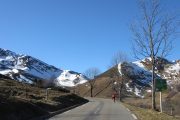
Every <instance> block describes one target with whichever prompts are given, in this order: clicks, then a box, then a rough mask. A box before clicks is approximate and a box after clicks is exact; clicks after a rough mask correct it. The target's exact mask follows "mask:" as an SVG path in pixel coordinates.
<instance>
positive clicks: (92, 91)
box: [91, 86, 93, 97]
mask: <svg viewBox="0 0 180 120" xmlns="http://www.w3.org/2000/svg"><path fill="white" fill-rule="evenodd" d="M91 97H93V87H92V86H91Z"/></svg>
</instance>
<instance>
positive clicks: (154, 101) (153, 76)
mask: <svg viewBox="0 0 180 120" xmlns="http://www.w3.org/2000/svg"><path fill="white" fill-rule="evenodd" d="M151 58H152V109H153V110H156V100H155V98H156V81H155V75H154V72H155V58H154V56H153V57H151Z"/></svg>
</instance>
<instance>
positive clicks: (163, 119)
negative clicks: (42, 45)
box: [124, 104, 180, 120]
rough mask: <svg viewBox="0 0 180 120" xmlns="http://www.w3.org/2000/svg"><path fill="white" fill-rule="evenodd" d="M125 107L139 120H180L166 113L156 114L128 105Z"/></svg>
mask: <svg viewBox="0 0 180 120" xmlns="http://www.w3.org/2000/svg"><path fill="white" fill-rule="evenodd" d="M124 105H125V106H126V107H127V108H129V109H130V110H131V111H132V112H133V113H134V114H135V115H136V116H137V118H138V120H180V118H175V117H173V116H170V115H167V114H165V113H160V112H156V111H153V110H150V109H143V108H139V107H135V106H131V105H128V104H124Z"/></svg>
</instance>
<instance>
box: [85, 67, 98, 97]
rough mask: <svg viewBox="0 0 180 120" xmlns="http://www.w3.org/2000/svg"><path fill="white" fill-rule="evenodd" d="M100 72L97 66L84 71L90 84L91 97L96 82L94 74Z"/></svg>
mask: <svg viewBox="0 0 180 120" xmlns="http://www.w3.org/2000/svg"><path fill="white" fill-rule="evenodd" d="M99 73H100V71H99V69H98V68H89V69H87V70H86V71H85V73H84V75H85V76H86V77H88V79H89V80H88V83H89V85H90V91H91V97H93V89H94V86H95V82H96V76H97V75H98V74H99Z"/></svg>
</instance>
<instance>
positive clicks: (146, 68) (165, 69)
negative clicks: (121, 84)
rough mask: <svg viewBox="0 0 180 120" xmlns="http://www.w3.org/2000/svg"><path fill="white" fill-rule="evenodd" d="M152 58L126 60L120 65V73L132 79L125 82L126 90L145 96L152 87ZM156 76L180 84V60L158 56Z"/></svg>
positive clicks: (169, 82) (170, 83)
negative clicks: (171, 60)
mask: <svg viewBox="0 0 180 120" xmlns="http://www.w3.org/2000/svg"><path fill="white" fill-rule="evenodd" d="M150 62H151V59H150V58H145V59H143V60H139V61H135V62H124V63H120V64H119V65H118V70H119V73H120V74H121V75H122V74H123V75H125V76H128V78H130V79H131V81H128V82H126V83H125V86H126V90H127V91H128V92H133V93H134V94H135V95H136V96H139V97H143V93H144V92H145V91H149V90H150V89H151V75H152V72H151V64H150ZM155 70H156V71H155V73H156V74H155V76H156V78H162V79H166V80H167V83H168V85H169V86H172V85H177V84H180V60H177V61H175V62H170V61H168V60H166V59H164V58H159V57H157V59H156V67H155Z"/></svg>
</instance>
